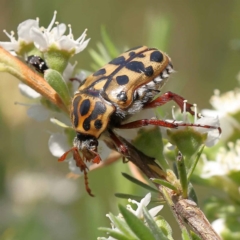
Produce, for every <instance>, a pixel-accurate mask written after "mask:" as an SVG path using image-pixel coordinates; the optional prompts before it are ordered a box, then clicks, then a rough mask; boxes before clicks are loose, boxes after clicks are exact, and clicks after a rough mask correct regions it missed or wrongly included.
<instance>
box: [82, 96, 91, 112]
mask: <svg viewBox="0 0 240 240" xmlns="http://www.w3.org/2000/svg"><path fill="white" fill-rule="evenodd" d="M90 106H91V103H90V100H89V99H85V100H83V101H82V103H81V105H80V109H79V112H80V114H81V115H82V116H84V115H86V114H87V113H88V112H89V109H90Z"/></svg>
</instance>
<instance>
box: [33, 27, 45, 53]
mask: <svg viewBox="0 0 240 240" xmlns="http://www.w3.org/2000/svg"><path fill="white" fill-rule="evenodd" d="M30 35H31V37H32V39H33V40H34V45H35V46H36V47H37V48H39V50H40V51H46V50H47V49H48V38H47V36H46V35H44V34H43V32H42V31H41V30H40V29H39V28H31V30H30Z"/></svg>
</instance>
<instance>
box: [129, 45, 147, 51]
mask: <svg viewBox="0 0 240 240" xmlns="http://www.w3.org/2000/svg"><path fill="white" fill-rule="evenodd" d="M141 47H143V46H137V47H133V48H130V49H128V50H127V51H126V52H130V51H133V50H136V49H138V48H141Z"/></svg>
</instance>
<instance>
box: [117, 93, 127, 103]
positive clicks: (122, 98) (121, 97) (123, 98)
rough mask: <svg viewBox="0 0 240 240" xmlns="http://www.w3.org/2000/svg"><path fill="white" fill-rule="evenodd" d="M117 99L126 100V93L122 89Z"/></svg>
mask: <svg viewBox="0 0 240 240" xmlns="http://www.w3.org/2000/svg"><path fill="white" fill-rule="evenodd" d="M117 98H118V100H120V101H123V102H126V101H127V94H126V92H124V91H121V92H120V93H119V94H118V95H117Z"/></svg>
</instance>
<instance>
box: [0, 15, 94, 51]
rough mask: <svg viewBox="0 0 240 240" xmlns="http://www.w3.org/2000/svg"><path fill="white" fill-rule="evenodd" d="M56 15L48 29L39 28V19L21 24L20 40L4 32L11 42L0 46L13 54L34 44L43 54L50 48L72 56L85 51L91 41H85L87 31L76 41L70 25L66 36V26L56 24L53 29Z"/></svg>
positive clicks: (12, 34)
mask: <svg viewBox="0 0 240 240" xmlns="http://www.w3.org/2000/svg"><path fill="white" fill-rule="evenodd" d="M56 15H57V12H56V11H55V12H54V15H53V18H52V20H51V22H50V24H49V26H48V27H47V28H44V27H39V19H36V20H32V19H30V20H26V21H24V22H22V23H20V24H19V25H18V29H17V34H18V40H16V39H15V37H14V32H11V34H9V33H7V31H5V30H4V32H5V34H6V35H7V36H8V37H9V39H10V42H0V46H2V47H3V48H5V49H6V50H8V51H11V52H12V51H13V53H14V52H15V53H19V52H20V51H21V48H24V46H25V45H27V44H32V43H33V44H34V45H35V47H36V48H37V49H38V50H40V51H41V52H45V51H47V50H48V49H49V48H50V47H57V49H59V50H65V51H68V52H70V53H71V55H73V54H77V53H79V52H81V51H83V50H84V49H85V48H86V46H87V45H88V42H89V41H90V39H87V40H85V38H86V31H87V30H85V31H84V32H83V33H82V35H81V36H80V37H79V38H78V39H76V40H74V37H73V34H72V29H71V26H70V25H69V26H68V27H69V34H68V35H64V33H65V32H66V28H67V27H66V24H64V23H60V24H58V23H56V27H53V25H54V24H55V20H56Z"/></svg>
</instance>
